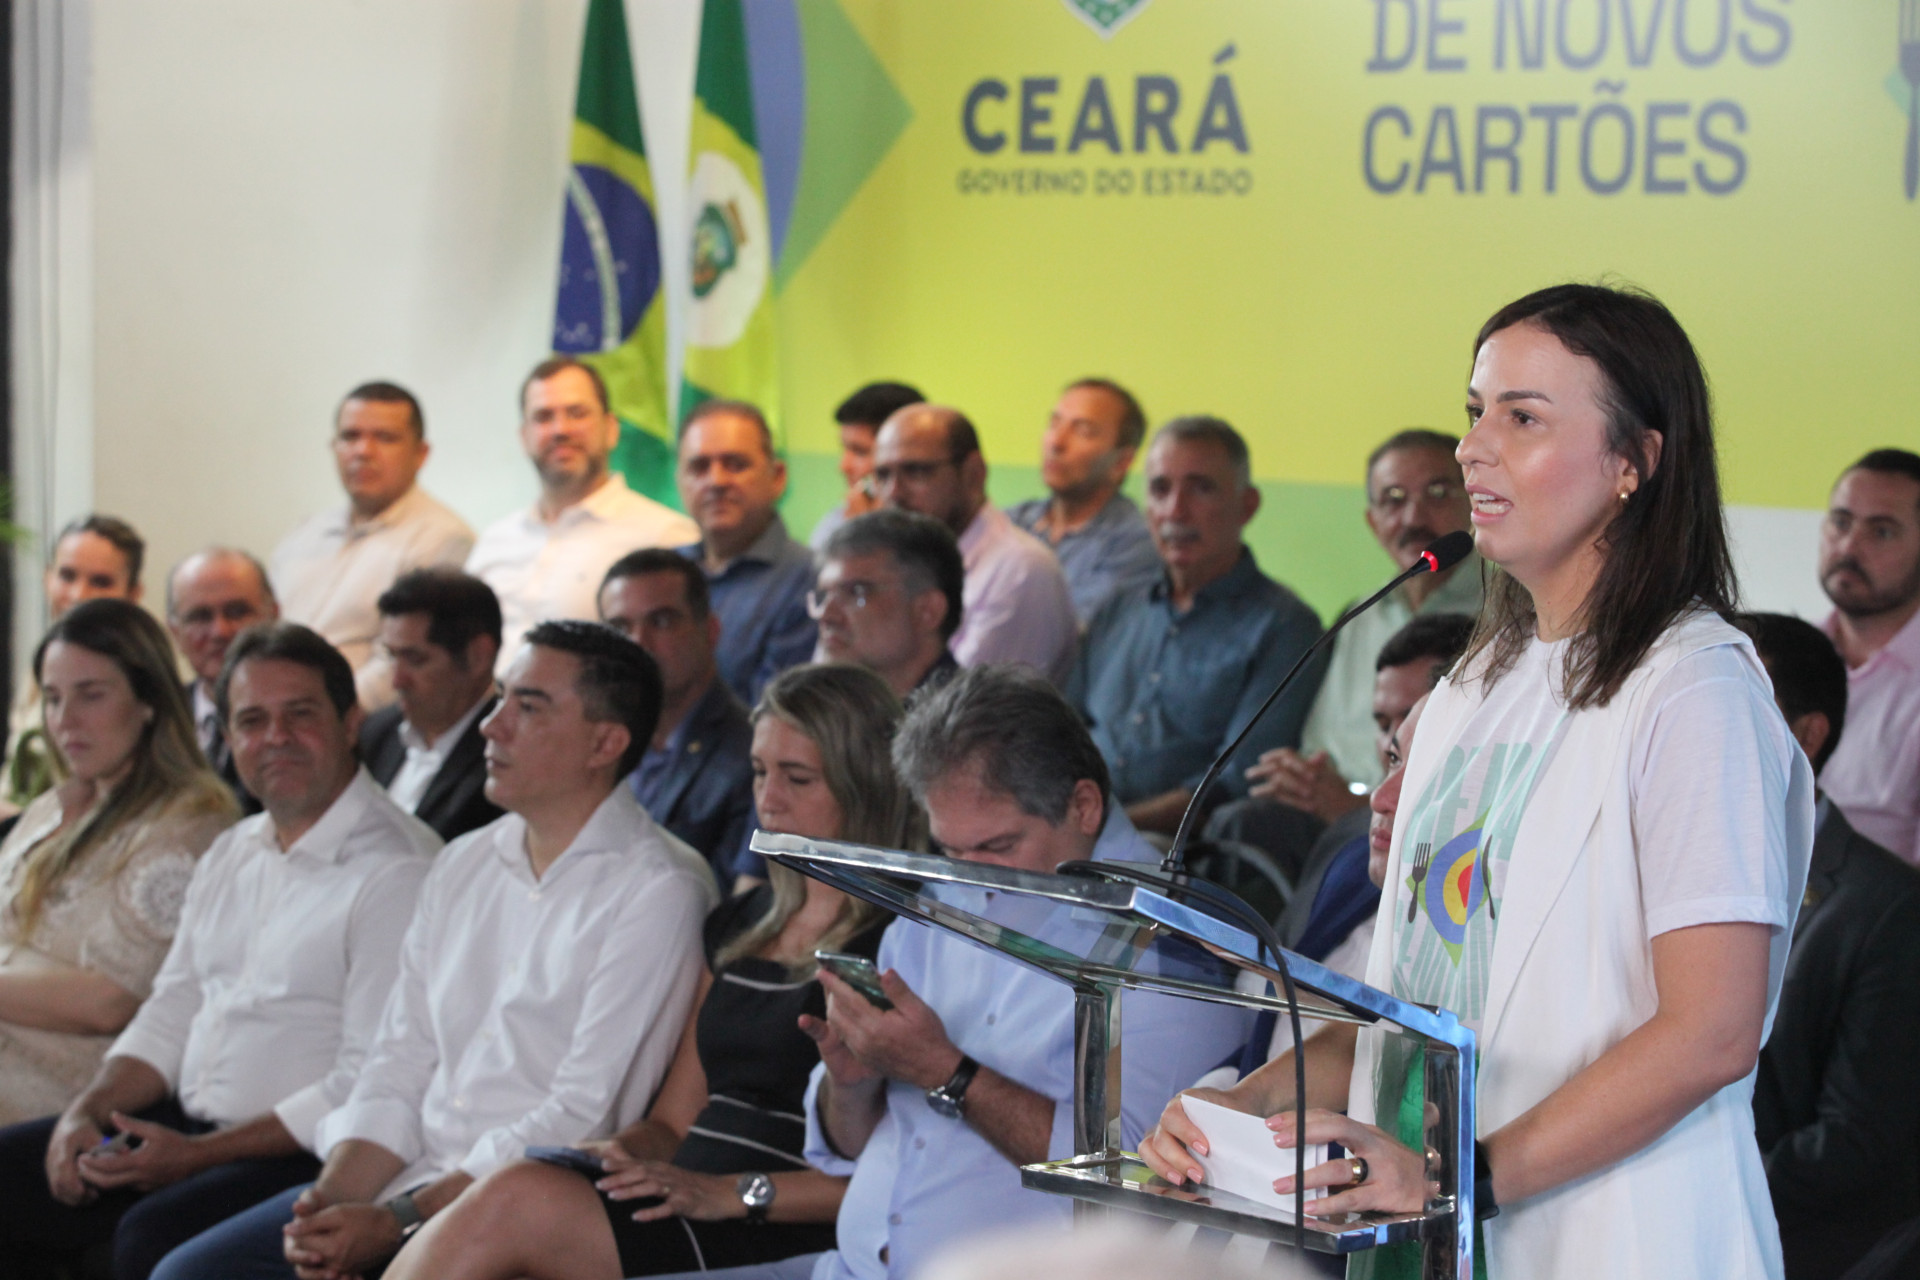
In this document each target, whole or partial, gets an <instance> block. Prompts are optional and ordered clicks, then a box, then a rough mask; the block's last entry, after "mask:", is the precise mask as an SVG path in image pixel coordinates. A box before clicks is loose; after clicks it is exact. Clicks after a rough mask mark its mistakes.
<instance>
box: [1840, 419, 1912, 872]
mask: <svg viewBox="0 0 1920 1280" xmlns="http://www.w3.org/2000/svg"><path fill="white" fill-rule="evenodd" d="M1820 586H1821V589H1822V590H1824V591H1825V592H1826V593H1827V598H1828V599H1829V600H1831V601H1833V613H1832V614H1831V615H1830V616H1829V617H1828V618H1827V621H1826V624H1825V626H1826V632H1827V634H1828V635H1829V636H1831V637H1832V638H1833V644H1834V647H1835V648H1836V649H1838V650H1839V651H1840V656H1841V658H1843V659H1845V661H1846V664H1847V732H1846V736H1845V737H1843V738H1842V739H1841V740H1840V745H1839V746H1838V747H1836V748H1835V749H1834V753H1833V758H1832V759H1831V760H1829V761H1827V767H1826V769H1825V770H1824V771H1823V772H1822V773H1821V775H1820V785H1821V786H1822V787H1823V788H1824V789H1825V790H1826V793H1827V795H1829V796H1830V797H1832V799H1833V802H1834V803H1835V804H1837V805H1839V806H1840V808H1841V810H1842V811H1843V812H1845V813H1846V815H1847V818H1848V820H1849V821H1851V822H1852V823H1853V825H1854V826H1855V827H1856V828H1858V829H1859V831H1860V834H1861V835H1864V836H1866V837H1867V838H1868V839H1869V840H1872V841H1873V842H1874V843H1876V844H1880V845H1884V846H1885V847H1886V848H1888V849H1891V850H1892V851H1893V852H1894V853H1896V854H1898V855H1899V856H1900V857H1901V858H1903V859H1905V860H1906V861H1908V862H1910V863H1914V864H1916V865H1920V454H1914V453H1909V452H1908V451H1907V450H1905V449H1875V450H1874V451H1873V452H1872V453H1869V454H1868V455H1867V456H1866V457H1864V458H1862V459H1860V461H1858V462H1856V463H1854V464H1853V465H1852V466H1851V467H1849V468H1847V470H1846V471H1845V472H1844V473H1843V474H1842V475H1841V477H1840V482H1839V483H1838V484H1836V485H1834V487H1833V496H1832V497H1831V498H1830V499H1829V500H1828V502H1827V518H1826V521H1825V522H1824V523H1823V524H1822V525H1821V527H1820Z"/></svg>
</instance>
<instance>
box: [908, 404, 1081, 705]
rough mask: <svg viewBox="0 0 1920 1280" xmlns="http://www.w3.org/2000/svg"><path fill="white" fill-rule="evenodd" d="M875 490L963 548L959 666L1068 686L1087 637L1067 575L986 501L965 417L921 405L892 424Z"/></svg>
mask: <svg viewBox="0 0 1920 1280" xmlns="http://www.w3.org/2000/svg"><path fill="white" fill-rule="evenodd" d="M873 482H874V491H875V493H876V494H877V495H878V496H879V498H880V501H881V504H882V505H884V506H889V507H899V508H901V509H902V510H905V511H917V512H919V513H920V514H921V515H924V516H932V517H933V518H934V519H935V520H938V521H940V523H942V524H944V525H946V526H947V528H949V529H951V530H952V531H953V536H954V537H956V538H958V539H959V541H960V558H961V559H962V560H963V561H964V562H965V564H966V569H967V578H966V589H965V593H964V596H963V599H964V601H965V606H966V607H965V611H964V613H963V615H962V617H961V621H960V629H959V630H958V631H956V632H954V633H953V638H952V639H951V640H949V641H948V642H947V643H948V647H949V648H951V649H952V650H953V656H954V657H955V658H957V659H959V662H960V665H961V666H963V667H972V666H978V665H980V664H981V663H986V662H1024V663H1027V664H1028V665H1029V666H1033V667H1037V668H1039V670H1040V671H1041V673H1042V674H1044V675H1045V676H1046V677H1047V678H1048V679H1050V680H1052V681H1053V683H1054V685H1055V686H1056V687H1058V686H1061V685H1064V684H1065V683H1066V680H1067V676H1068V675H1069V674H1070V673H1071V672H1072V670H1073V659H1074V652H1075V649H1076V648H1077V647H1078V643H1079V635H1080V624H1079V622H1078V620H1077V619H1076V618H1075V616H1074V612H1073V597H1072V595H1071V594H1070V593H1069V592H1068V590H1067V579H1066V575H1065V574H1064V573H1063V572H1061V569H1060V561H1059V559H1058V558H1056V557H1055V556H1054V554H1053V550H1052V549H1051V548H1050V547H1048V546H1047V545H1046V544H1045V543H1044V542H1041V541H1040V539H1038V538H1036V537H1034V536H1033V535H1032V534H1030V533H1028V532H1027V531H1026V530H1024V529H1022V528H1020V527H1019V526H1018V525H1016V524H1014V522H1013V521H1012V520H1011V519H1010V518H1008V516H1007V514H1006V513H1005V512H1003V511H1001V510H1000V509H999V508H998V507H996V506H994V505H993V504H992V503H990V502H988V501H987V460H986V458H984V457H983V456H982V455H981V453H980V438H979V436H978V435H977V434H976V433H975V431H974V429H973V424H972V423H971V422H968V421H967V418H966V415H965V414H963V413H961V412H960V411H959V410H958V409H948V408H943V407H942V406H940V405H931V404H915V405H908V406H907V407H906V408H904V409H902V410H900V411H899V412H897V413H895V414H894V415H893V416H892V417H890V418H888V419H887V421H886V422H885V424H884V425H882V426H881V428H880V435H879V436H878V438H877V439H876V440H875V441H874V452H873Z"/></svg>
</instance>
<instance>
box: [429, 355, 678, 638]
mask: <svg viewBox="0 0 1920 1280" xmlns="http://www.w3.org/2000/svg"><path fill="white" fill-rule="evenodd" d="M619 440H620V419H618V418H616V417H614V415H613V412H612V410H610V409H609V408H608V407H607V386H606V383H605V382H603V381H602V380H601V378H600V375H599V374H598V373H597V372H595V371H594V369H593V368H592V366H590V365H586V364H582V363H581V362H580V361H578V360H575V359H573V358H572V357H571V356H554V357H553V358H552V359H549V360H542V361H541V362H540V363H539V364H537V365H535V366H534V368H533V372H532V373H530V374H528V375H527V380H526V382H525V383H523V384H522V385H521V388H520V446H521V448H523V449H525V450H526V454H527V457H528V459H529V460H530V461H532V463H533V469H534V471H535V472H536V473H537V474H538V475H539V477H540V497H539V500H538V501H536V502H535V503H534V504H533V505H532V506H531V507H528V508H526V509H525V510H522V511H516V512H514V513H512V514H511V515H507V516H502V517H501V518H500V519H498V520H496V521H494V522H493V523H492V524H491V525H488V526H487V530H486V532H484V533H482V534H481V535H480V540H479V541H478V542H477V543H475V544H474V547H473V554H472V555H470V556H468V557H467V572H468V573H470V574H472V575H473V576H474V577H476V578H479V579H480V580H481V581H482V582H485V583H486V584H487V585H488V586H490V587H492V588H493V593H494V594H495V595H496V596H498V597H499V598H500V614H501V621H502V623H503V633H502V636H501V646H500V656H499V660H498V661H499V665H500V667H501V670H500V671H498V672H497V673H496V674H501V675H504V674H505V664H506V663H507V662H508V661H510V660H511V659H512V657H513V655H515V654H517V653H518V652H519V651H520V640H521V638H522V637H523V636H524V635H525V634H526V632H527V628H529V627H531V626H532V625H533V624H534V623H536V622H541V621H545V620H548V619H555V618H585V619H591V618H593V616H594V605H595V599H594V597H595V595H596V593H597V592H598V591H599V590H600V579H601V578H602V577H603V576H604V575H605V574H606V572H607V567H608V566H609V565H611V564H612V563H613V562H614V561H615V560H618V559H619V558H620V557H621V556H623V555H625V554H626V553H627V552H629V551H634V550H637V549H639V548H641V547H678V546H684V545H685V544H687V543H689V542H693V541H694V540H696V539H697V538H699V536H700V529H699V527H698V526H697V525H695V524H694V523H693V521H691V520H689V519H687V518H686V517H685V516H683V515H681V514H680V513H679V512H677V511H674V510H673V509H671V508H669V507H666V506H663V505H661V504H660V503H658V502H655V501H654V500H653V499H651V498H647V497H642V496H641V495H640V494H637V493H635V492H634V491H633V490H631V489H629V488H627V482H626V480H624V479H623V478H622V477H621V476H620V474H619V473H618V472H615V471H611V470H609V469H608V466H607V460H608V459H609V458H610V457H612V456H613V448H614V445H616V444H617V443H619Z"/></svg>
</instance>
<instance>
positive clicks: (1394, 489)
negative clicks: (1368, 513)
mask: <svg viewBox="0 0 1920 1280" xmlns="http://www.w3.org/2000/svg"><path fill="white" fill-rule="evenodd" d="M1459 492H1461V488H1460V486H1459V485H1457V484H1455V483H1454V482H1453V481H1451V480H1429V481H1427V483H1425V484H1423V485H1421V486H1420V496H1421V497H1423V498H1425V499H1426V500H1427V501H1428V502H1450V501H1452V500H1453V497H1454V495H1455V494H1458V493H1459ZM1412 497H1413V493H1412V491H1410V490H1409V489H1408V488H1407V487H1406V486H1405V485H1403V484H1390V485H1388V486H1387V487H1386V488H1384V489H1382V490H1381V491H1380V492H1379V493H1376V494H1375V495H1373V506H1374V509H1375V510H1376V511H1398V510H1400V509H1401V508H1402V507H1404V506H1406V505H1407V503H1408V501H1410V500H1411V499H1412Z"/></svg>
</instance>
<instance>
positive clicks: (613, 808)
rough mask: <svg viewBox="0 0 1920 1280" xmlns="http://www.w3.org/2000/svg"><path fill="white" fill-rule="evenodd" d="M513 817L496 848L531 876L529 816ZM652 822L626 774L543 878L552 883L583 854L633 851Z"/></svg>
mask: <svg viewBox="0 0 1920 1280" xmlns="http://www.w3.org/2000/svg"><path fill="white" fill-rule="evenodd" d="M512 819H513V820H512V821H511V822H506V823H502V824H501V826H500V834H501V836H502V837H503V839H501V840H500V842H499V843H498V845H497V846H496V852H497V853H498V854H499V856H500V858H501V860H502V861H503V862H505V863H506V865H507V866H508V867H509V868H511V869H512V870H513V872H514V874H515V875H517V876H519V877H520V878H521V879H523V880H531V879H532V878H533V865H532V864H531V863H530V862H529V861H528V860H527V823H526V819H524V818H522V817H520V815H519V814H514V815H512ZM649 822H650V819H649V818H648V817H647V812H646V810H645V809H642V808H641V807H640V802H639V801H638V800H636V799H634V798H633V791H632V789H631V788H629V787H628V786H627V785H626V779H624V778H622V779H621V780H620V781H619V782H617V783H615V784H614V788H613V790H612V791H611V792H609V793H608V794H607V798H606V799H604V800H602V801H601V802H600V805H599V807H598V808H596V809H595V810H594V811H593V816H592V817H590V818H588V819H587V822H586V825H585V826H583V827H581V828H580V831H579V834H577V835H575V836H574V837H573V843H571V844H569V845H568V846H567V847H566V848H565V849H563V850H562V851H561V853H560V856H559V857H557V858H555V859H554V860H553V864H552V865H551V866H549V867H548V868H547V874H546V875H545V876H544V877H543V878H542V882H543V883H547V884H551V883H552V882H553V877H554V873H555V872H556V871H558V870H560V869H561V868H562V867H566V866H571V865H572V864H573V863H575V862H578V861H579V860H580V859H581V858H585V857H590V856H592V855H594V854H605V853H626V852H629V851H631V850H632V849H633V848H635V847H636V846H637V845H639V844H640V842H641V841H642V840H643V839H645V838H646V834H647V826H648V823H649Z"/></svg>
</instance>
